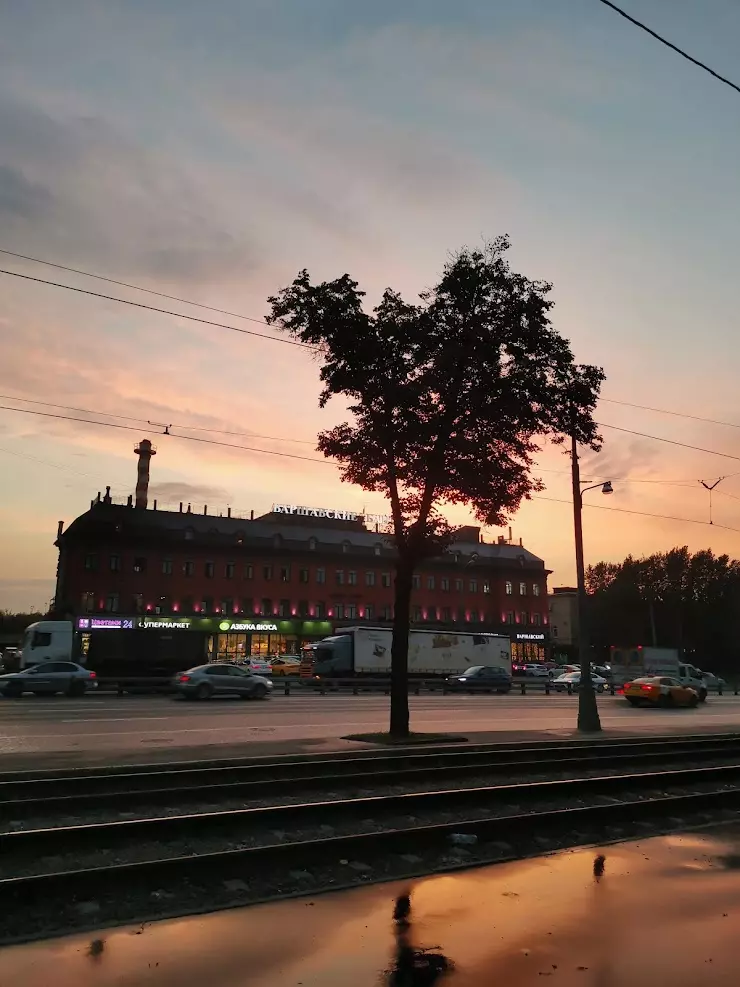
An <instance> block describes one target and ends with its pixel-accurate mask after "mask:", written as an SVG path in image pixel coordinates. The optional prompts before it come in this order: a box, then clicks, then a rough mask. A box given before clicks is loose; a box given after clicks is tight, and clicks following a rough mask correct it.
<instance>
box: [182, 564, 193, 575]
mask: <svg viewBox="0 0 740 987" xmlns="http://www.w3.org/2000/svg"><path fill="white" fill-rule="evenodd" d="M182 572H183V575H184V576H192V575H193V573H194V572H195V562H190V561H188V562H183V564H182Z"/></svg>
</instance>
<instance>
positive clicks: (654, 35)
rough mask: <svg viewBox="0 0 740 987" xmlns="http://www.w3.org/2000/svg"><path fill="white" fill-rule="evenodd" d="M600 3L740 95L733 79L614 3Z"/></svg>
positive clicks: (739, 89) (602, 0)
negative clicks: (726, 76) (716, 70)
mask: <svg viewBox="0 0 740 987" xmlns="http://www.w3.org/2000/svg"><path fill="white" fill-rule="evenodd" d="M599 2H600V3H603V4H604V6H605V7H610V8H611V9H612V10H613V11H614V12H615V13H616V14H619V16H620V17H624V19H625V20H626V21H629V22H630V24H634V25H635V27H639V28H640V30H641V31H645V33H646V34H649V35H650V36H651V37H652V38H655V40H656V41H659V42H660V43H661V44H662V45H665V46H666V48H670V49H671V51H675V52H676V54H677V55H680V56H681V58H685V59H686V61H687V62H691V64H692V65H696V66H697V68H700V69H703V70H704V71H705V72H708V73H709V74H710V75H711V76H714V78H715V79H717V80H718V81H719V82H723V83H724V84H725V85H726V86H729V87H730V89H734V90H735V92H738V93H740V86H738V85H737V84H736V83H734V82H733V81H732V80H731V79H727V78H725V76H724V75H720V74H719V72H715V71H714V69H713V68H710V67H709V66H708V65H707V64H706V63H705V62H700V61H699V59H698V58H694V56H693V55H689V53H688V52H687V51H684V50H683V48H679V47H678V45H674V44H673V42H672V41H669V40H668V39H667V38H664V37H663V36H662V35H661V34H658V32H657V31H654V30H653V29H652V28H651V27H648V26H647V24H643V22H642V21H638V20H637V18H635V17H633V16H632V15H631V14H628V13H627V11H626V10H622V8H621V7H618V6H617V5H616V4H615V3H612V2H611V0H599Z"/></svg>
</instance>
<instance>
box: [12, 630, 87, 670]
mask: <svg viewBox="0 0 740 987" xmlns="http://www.w3.org/2000/svg"><path fill="white" fill-rule="evenodd" d="M74 648H75V641H74V629H73V627H72V623H71V621H69V620H38V621H36V623H35V624H29V625H28V627H27V628H26V632H25V634H24V635H23V645H22V650H21V660H20V667H21V668H30V667H31V665H38V664H39V663H40V662H43V661H75V653H74Z"/></svg>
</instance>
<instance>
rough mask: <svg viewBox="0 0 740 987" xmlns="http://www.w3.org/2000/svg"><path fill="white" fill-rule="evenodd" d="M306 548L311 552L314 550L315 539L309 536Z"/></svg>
mask: <svg viewBox="0 0 740 987" xmlns="http://www.w3.org/2000/svg"><path fill="white" fill-rule="evenodd" d="M308 548H309V551H311V552H315V551H316V539H315V538H309V539H308Z"/></svg>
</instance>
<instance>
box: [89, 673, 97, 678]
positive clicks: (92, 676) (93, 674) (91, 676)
mask: <svg viewBox="0 0 740 987" xmlns="http://www.w3.org/2000/svg"><path fill="white" fill-rule="evenodd" d="M88 675H89V676H90V678H91V679H96V678H97V675H96V674H95V672H88Z"/></svg>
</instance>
